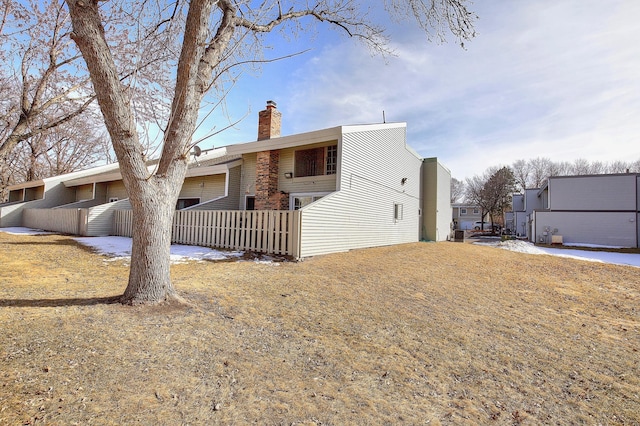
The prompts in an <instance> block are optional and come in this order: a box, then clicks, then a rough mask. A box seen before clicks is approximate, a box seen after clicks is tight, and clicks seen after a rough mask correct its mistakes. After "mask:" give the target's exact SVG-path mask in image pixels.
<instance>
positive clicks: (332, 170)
mask: <svg viewBox="0 0 640 426" xmlns="http://www.w3.org/2000/svg"><path fill="white" fill-rule="evenodd" d="M337 165H338V145H331V146H328V147H327V167H326V174H328V175H335V174H336V168H337Z"/></svg>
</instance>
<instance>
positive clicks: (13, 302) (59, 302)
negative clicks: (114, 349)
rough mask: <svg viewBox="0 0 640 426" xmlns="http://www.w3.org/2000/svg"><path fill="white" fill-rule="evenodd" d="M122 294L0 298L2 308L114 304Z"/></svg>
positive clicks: (118, 301)
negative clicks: (57, 297) (84, 296)
mask: <svg viewBox="0 0 640 426" xmlns="http://www.w3.org/2000/svg"><path fill="white" fill-rule="evenodd" d="M121 297H122V296H121V295H118V296H108V297H89V298H86V299H80V298H72V299H0V308H58V307H65V306H93V305H113V304H115V303H120V298H121Z"/></svg>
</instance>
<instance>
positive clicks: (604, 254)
mask: <svg viewBox="0 0 640 426" xmlns="http://www.w3.org/2000/svg"><path fill="white" fill-rule="evenodd" d="M475 244H480V245H486V246H491V247H497V248H501V249H504V250H511V251H517V252H520V253H528V254H549V255H552V256H560V257H567V258H571V259H579V260H588V261H592V262H604V263H613V264H615V265H630V266H636V267H640V254H637V253H616V252H611V251H592V250H578V249H576V250H574V249H564V248H562V249H560V248H549V247H538V246H535V245H534V244H533V243H530V242H528V241H521V240H507V241H499V242H490V243H485V242H481V243H475ZM588 247H598V248H603V247H601V246H594V245H589V246H588ZM608 248H611V247H608Z"/></svg>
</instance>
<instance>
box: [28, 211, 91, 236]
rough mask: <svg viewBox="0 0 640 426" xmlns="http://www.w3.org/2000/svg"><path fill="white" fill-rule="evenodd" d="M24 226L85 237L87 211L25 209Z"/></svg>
mask: <svg viewBox="0 0 640 426" xmlns="http://www.w3.org/2000/svg"><path fill="white" fill-rule="evenodd" d="M23 215H24V216H23V219H22V224H23V226H26V227H28V228H34V229H44V230H45V231H54V232H61V233H63V234H74V235H84V232H83V231H84V230H85V229H86V221H87V216H86V215H87V211H86V209H24V210H23Z"/></svg>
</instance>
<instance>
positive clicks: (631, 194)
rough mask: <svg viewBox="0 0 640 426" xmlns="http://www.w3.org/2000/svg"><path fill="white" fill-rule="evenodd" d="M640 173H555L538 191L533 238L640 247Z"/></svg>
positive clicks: (545, 240) (547, 240) (531, 226)
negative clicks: (572, 174) (560, 174)
mask: <svg viewBox="0 0 640 426" xmlns="http://www.w3.org/2000/svg"><path fill="white" fill-rule="evenodd" d="M639 188H640V174H636V173H625V174H608V175H584V176H558V177H551V178H549V179H548V181H547V183H546V184H545V185H544V186H543V187H542V188H540V189H539V190H538V191H537V194H536V197H537V203H538V206H539V208H538V209H535V210H534V211H533V212H532V213H531V214H530V216H529V223H530V229H531V233H530V235H529V240H531V241H534V242H539V243H554V242H557V243H571V244H594V245H601V246H614V247H636V248H637V247H638V241H639V240H640V228H639V227H638V220H640V200H639V198H640V189H639Z"/></svg>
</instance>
